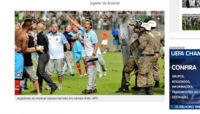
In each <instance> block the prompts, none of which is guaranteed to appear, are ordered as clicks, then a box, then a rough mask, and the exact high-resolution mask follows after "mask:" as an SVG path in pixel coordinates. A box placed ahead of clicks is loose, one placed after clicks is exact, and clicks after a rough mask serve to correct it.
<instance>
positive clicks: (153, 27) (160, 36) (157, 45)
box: [148, 20, 164, 88]
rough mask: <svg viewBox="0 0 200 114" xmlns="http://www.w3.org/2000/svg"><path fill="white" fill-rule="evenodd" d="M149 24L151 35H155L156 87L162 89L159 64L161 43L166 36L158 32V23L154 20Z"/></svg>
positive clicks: (154, 65) (154, 71)
mask: <svg viewBox="0 0 200 114" xmlns="http://www.w3.org/2000/svg"><path fill="white" fill-rule="evenodd" d="M148 24H149V25H150V26H151V33H152V34H153V37H152V38H153V40H154V53H155V55H154V59H153V62H152V64H153V70H152V72H153V78H154V81H155V85H154V87H156V88H158V87H160V72H159V69H160V68H159V64H158V59H159V57H160V50H161V47H162V44H161V42H162V41H163V40H164V34H163V33H161V32H159V31H157V30H156V27H157V23H156V22H155V21H154V20H150V21H148Z"/></svg>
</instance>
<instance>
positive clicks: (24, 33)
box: [15, 19, 43, 95]
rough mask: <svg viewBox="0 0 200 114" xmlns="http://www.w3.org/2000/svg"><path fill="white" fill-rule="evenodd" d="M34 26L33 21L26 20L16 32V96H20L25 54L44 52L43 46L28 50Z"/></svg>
mask: <svg viewBox="0 0 200 114" xmlns="http://www.w3.org/2000/svg"><path fill="white" fill-rule="evenodd" d="M34 25H35V23H34V21H33V20H32V19H25V20H24V23H23V25H22V28H20V29H19V30H17V31H16V32H15V95H19V94H20V80H21V79H22V74H23V68H24V58H23V53H31V52H36V51H40V52H43V47H42V46H36V47H33V48H28V32H29V31H30V30H32V29H33V28H34Z"/></svg>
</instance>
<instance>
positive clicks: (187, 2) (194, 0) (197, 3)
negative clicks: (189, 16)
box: [182, 0, 200, 8]
mask: <svg viewBox="0 0 200 114" xmlns="http://www.w3.org/2000/svg"><path fill="white" fill-rule="evenodd" d="M182 7H183V8H200V0H182Z"/></svg>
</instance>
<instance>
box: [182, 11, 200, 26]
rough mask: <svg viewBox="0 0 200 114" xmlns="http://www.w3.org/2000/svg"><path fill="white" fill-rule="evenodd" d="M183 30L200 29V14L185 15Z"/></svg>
mask: <svg viewBox="0 0 200 114" xmlns="http://www.w3.org/2000/svg"><path fill="white" fill-rule="evenodd" d="M182 28H183V30H200V16H199V15H196V14H187V15H183V18H182Z"/></svg>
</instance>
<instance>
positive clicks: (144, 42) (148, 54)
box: [137, 32, 154, 94]
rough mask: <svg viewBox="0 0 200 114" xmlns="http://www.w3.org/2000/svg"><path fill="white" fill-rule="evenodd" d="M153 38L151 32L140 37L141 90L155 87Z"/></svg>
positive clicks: (139, 85) (139, 83) (139, 70)
mask: <svg viewBox="0 0 200 114" xmlns="http://www.w3.org/2000/svg"><path fill="white" fill-rule="evenodd" d="M152 37H153V35H152V34H151V33H150V32H144V33H143V34H142V35H141V36H140V37H139V43H140V45H139V47H138V49H139V52H140V53H141V55H140V56H139V60H138V79H137V84H138V87H139V88H140V89H147V88H149V87H152V86H153V74H152V72H150V71H151V70H152V60H153V58H154V49H153V46H154V44H153V38H152ZM146 93H147V92H146ZM147 94H148V93H147Z"/></svg>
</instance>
